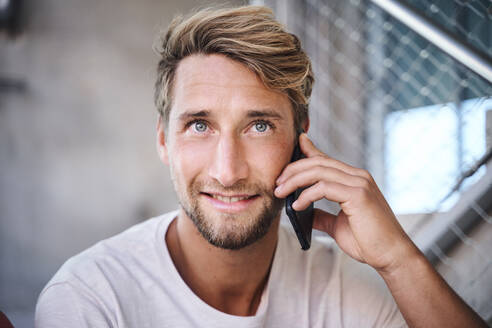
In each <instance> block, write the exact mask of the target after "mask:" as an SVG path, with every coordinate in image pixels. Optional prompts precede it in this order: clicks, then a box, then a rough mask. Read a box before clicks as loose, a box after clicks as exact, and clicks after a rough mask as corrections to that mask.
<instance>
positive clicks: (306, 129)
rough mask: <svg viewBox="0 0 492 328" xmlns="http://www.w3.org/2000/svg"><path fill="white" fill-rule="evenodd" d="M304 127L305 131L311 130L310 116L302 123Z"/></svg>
mask: <svg viewBox="0 0 492 328" xmlns="http://www.w3.org/2000/svg"><path fill="white" fill-rule="evenodd" d="M302 128H303V129H304V132H306V133H307V132H308V130H309V117H306V119H305V120H304V122H303V123H302Z"/></svg>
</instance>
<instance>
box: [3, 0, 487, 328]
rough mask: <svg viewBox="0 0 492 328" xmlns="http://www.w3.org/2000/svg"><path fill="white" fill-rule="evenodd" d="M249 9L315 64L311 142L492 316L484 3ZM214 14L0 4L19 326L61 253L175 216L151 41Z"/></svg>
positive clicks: (6, 277)
mask: <svg viewBox="0 0 492 328" xmlns="http://www.w3.org/2000/svg"><path fill="white" fill-rule="evenodd" d="M250 2H251V3H253V4H264V5H267V6H269V7H271V8H272V9H274V11H275V14H276V16H277V18H278V19H279V20H280V21H282V22H283V23H284V24H285V25H286V26H287V27H288V29H289V30H290V31H292V32H293V33H295V34H297V35H298V36H299V37H300V38H301V40H302V43H303V45H304V47H305V48H306V50H307V52H308V54H309V55H310V57H311V59H312V61H313V66H314V71H315V76H316V84H315V89H314V91H313V97H312V103H311V109H310V110H311V130H310V133H309V134H310V135H311V137H312V138H313V139H314V140H315V143H316V144H317V146H319V147H320V148H321V149H322V150H324V151H325V152H326V153H328V154H329V155H331V156H333V157H336V158H338V159H340V160H343V161H346V162H348V163H350V164H352V165H355V166H359V167H364V168H366V169H368V170H369V171H370V172H371V173H372V174H373V176H374V177H375V179H376V181H377V182H378V184H379V185H380V187H381V189H382V190H383V192H384V194H385V196H386V197H387V199H388V201H389V202H390V205H391V206H392V208H393V210H394V211H395V213H396V214H397V216H398V218H399V220H400V222H401V223H402V225H403V226H404V228H405V230H406V231H407V232H408V233H409V234H410V236H411V237H412V239H413V240H414V241H415V242H416V244H417V245H418V246H419V247H420V248H421V249H422V250H423V251H424V253H425V254H426V256H427V257H428V258H429V259H430V260H431V261H432V263H433V264H434V265H435V267H436V268H437V269H438V270H439V272H441V274H442V275H443V276H444V277H445V279H446V280H447V281H448V283H449V284H450V285H451V286H452V287H453V288H454V289H455V290H456V291H457V292H458V294H460V295H461V296H462V297H463V298H464V299H465V300H466V301H467V302H468V304H470V305H471V306H472V307H473V308H474V309H475V310H476V311H477V312H478V313H479V314H480V315H481V316H482V317H483V318H484V319H486V320H488V322H489V324H491V323H492V265H491V264H492V256H491V255H490V249H491V247H492V218H491V214H492V166H491V165H492V164H490V163H489V159H490V157H491V151H490V150H491V146H492V64H491V62H492V60H491V58H492V1H490V0H468V1H463V0H434V1H426V0H406V1H383V0H373V1H370V0H346V1H345V0H344V1H342V0H336V1H335V0H331V1H328V0H324V1H322V0H303V1H301V0H264V1H261V0H255V1H250ZM214 3H220V2H217V1H215V2H214ZM228 3H229V4H233V5H238V4H246V3H248V2H247V1H232V2H231V1H229V2H228ZM208 4H211V2H207V1H198V0H196V1H192V0H181V1H179V2H175V1H158V0H144V1H131V0H98V1H96V0H85V1H75V0H65V1H56V0H36V1H34V0H24V1H20V0H0V310H1V311H3V312H5V313H6V314H7V316H8V317H9V318H10V319H11V320H12V322H13V323H14V325H15V326H16V327H33V315H34V306H35V303H36V299H37V296H38V295H39V292H40V291H41V289H42V288H43V286H44V285H45V284H46V283H47V281H48V280H49V279H50V278H51V277H52V275H53V274H54V273H55V272H56V270H57V269H58V268H59V267H60V265H61V264H62V263H63V262H64V261H65V260H66V259H68V258H69V257H70V256H73V255H75V254H77V253H78V252H80V251H82V250H83V249H85V248H87V247H89V246H91V245H92V244H94V243H95V242H97V241H99V240H101V239H104V238H107V237H109V236H112V235H114V234H116V233H118V232H120V231H122V230H124V229H125V228H127V227H129V226H131V225H134V224H136V223H138V222H141V221H143V220H145V219H147V218H149V217H152V216H155V215H159V214H161V213H163V212H166V211H169V210H173V209H175V208H177V202H176V197H175V195H174V191H173V189H172V184H171V182H170V179H169V176H168V171H167V168H166V167H164V166H163V165H162V164H161V163H160V162H159V160H158V158H157V155H156V152H155V126H156V116H157V114H156V110H155V108H154V105H153V101H152V97H153V83H154V79H155V67H156V63H157V57H156V56H155V55H154V54H153V51H152V49H151V46H152V43H153V41H154V39H155V37H156V36H157V34H158V33H159V31H160V30H162V29H164V28H165V27H166V26H167V25H168V24H169V22H170V19H171V18H172V17H173V16H174V15H175V14H177V13H187V12H188V11H189V10H191V9H192V8H195V7H197V6H204V5H208ZM316 206H318V207H322V208H326V209H331V210H336V206H334V205H333V204H331V203H329V202H318V204H316Z"/></svg>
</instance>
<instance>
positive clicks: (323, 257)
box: [35, 211, 406, 328]
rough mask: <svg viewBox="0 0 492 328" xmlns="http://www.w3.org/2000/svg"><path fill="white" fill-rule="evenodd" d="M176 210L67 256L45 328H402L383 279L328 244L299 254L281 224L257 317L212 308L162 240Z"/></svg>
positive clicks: (45, 300) (319, 242)
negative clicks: (182, 273)
mask: <svg viewBox="0 0 492 328" xmlns="http://www.w3.org/2000/svg"><path fill="white" fill-rule="evenodd" d="M177 213H178V212H177V211H175V212H171V213H168V214H164V215H162V216H160V217H156V218H153V219H149V220H147V221H145V222H143V223H141V224H138V225H136V226H134V227H132V228H130V229H128V230H127V231H125V232H123V233H121V234H119V235H117V236H114V237H112V238H109V239H107V240H104V241H101V242H99V243H97V244H96V245H94V246H93V247H91V248H89V249H88V250H86V251H84V252H82V253H81V254H79V255H77V256H75V257H73V258H71V259H69V260H68V261H67V262H66V263H65V264H64V265H63V266H62V267H61V269H60V270H59V271H58V272H57V273H56V275H55V276H54V277H53V278H52V279H51V281H50V282H49V283H48V284H47V286H46V287H45V288H44V289H43V291H42V292H41V295H40V296H39V299H38V303H37V306H36V316H35V326H36V327H37V328H45V327H50V328H52V327H63V328H67V327H70V328H76V327H91V328H92V327H98V328H99V327H138V328H145V327H224V328H231V327H233V328H242V327H281V328H285V327H296V328H298V327H357V328H359V327H406V324H405V322H404V320H403V318H402V316H401V314H400V312H399V311H398V308H397V307H396V305H395V302H394V300H393V298H392V296H391V294H390V293H389V291H388V290H387V288H386V286H385V284H384V282H383V280H382V279H381V278H380V277H379V275H378V274H377V273H376V272H375V271H374V270H373V269H372V268H370V267H369V266H367V265H364V264H360V263H358V262H356V261H354V260H352V259H350V258H349V257H348V256H345V255H343V253H342V252H341V251H339V250H338V248H337V246H336V245H335V244H334V243H333V242H331V241H330V240H329V239H328V238H317V239H313V242H312V245H311V249H310V250H309V251H307V252H305V251H302V250H301V249H300V246H299V243H298V241H297V239H296V237H295V235H294V233H293V231H292V228H291V227H287V226H286V227H283V226H281V227H280V229H279V239H278V243H277V250H276V253H275V258H274V260H273V264H272V268H271V273H270V277H269V279H268V283H267V286H266V288H265V289H264V291H263V294H262V297H261V302H260V305H259V307H258V310H257V313H256V315H254V316H249V317H241V316H234V315H229V314H226V313H223V312H220V311H218V310H216V309H215V308H213V307H211V306H209V305H208V304H207V303H205V302H204V301H202V300H201V299H200V298H199V297H198V296H196V295H195V294H194V293H193V291H192V290H191V289H190V288H189V287H188V286H187V285H186V283H185V282H184V281H183V280H182V279H181V277H180V275H179V273H178V271H177V270H176V268H175V266H174V263H173V261H172V259H171V257H170V255H169V252H168V249H167V246H166V242H165V234H166V231H167V228H168V227H169V224H170V223H171V222H172V220H173V219H174V218H175V217H176V215H177Z"/></svg>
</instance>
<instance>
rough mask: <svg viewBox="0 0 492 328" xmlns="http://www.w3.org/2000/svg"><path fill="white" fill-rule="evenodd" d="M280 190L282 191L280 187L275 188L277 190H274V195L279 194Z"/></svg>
mask: <svg viewBox="0 0 492 328" xmlns="http://www.w3.org/2000/svg"><path fill="white" fill-rule="evenodd" d="M281 189H282V185H280V186H277V188H275V191H274V192H275V193H278V192H280V190H281Z"/></svg>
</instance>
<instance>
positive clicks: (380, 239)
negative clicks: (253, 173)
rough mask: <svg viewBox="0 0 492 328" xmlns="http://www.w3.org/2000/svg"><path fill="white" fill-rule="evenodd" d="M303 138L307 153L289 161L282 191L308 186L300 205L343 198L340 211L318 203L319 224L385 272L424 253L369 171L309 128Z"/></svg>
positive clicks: (344, 247)
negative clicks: (328, 151)
mask: <svg viewBox="0 0 492 328" xmlns="http://www.w3.org/2000/svg"><path fill="white" fill-rule="evenodd" d="M299 142H300V147H301V151H302V152H303V153H304V155H306V158H304V159H301V160H298V161H296V162H293V163H291V164H289V165H287V166H286V167H285V169H284V170H283V172H282V174H281V175H280V176H279V178H278V179H277V185H278V186H277V188H276V189H275V195H276V196H277V197H279V198H285V197H287V195H289V194H290V193H292V192H293V191H294V190H296V189H298V188H301V187H308V188H307V189H305V190H304V191H303V192H302V193H301V195H300V196H299V198H298V199H297V201H295V202H294V204H293V208H294V209H295V210H298V211H299V210H303V209H305V208H306V207H307V206H308V205H309V204H310V203H311V202H314V201H316V200H319V199H322V198H326V199H328V200H330V201H335V202H338V203H339V204H340V207H341V211H340V212H339V213H338V215H333V214H330V213H327V212H325V211H323V210H320V209H315V212H314V223H313V226H314V228H315V229H318V230H322V231H325V232H326V233H328V234H329V235H330V236H331V237H333V239H335V241H336V243H337V244H338V245H339V247H340V248H341V249H342V250H343V251H344V252H345V253H347V254H348V255H350V256H351V257H353V258H354V259H356V260H358V261H360V262H364V263H367V264H369V265H370V266H372V267H373V268H375V269H376V270H378V271H380V272H388V271H391V270H393V269H397V268H398V267H399V265H400V264H401V263H403V261H405V260H407V259H408V256H409V255H413V254H416V253H418V249H417V248H416V246H415V245H414V244H413V243H412V241H411V240H410V238H409V237H408V236H407V235H406V233H405V232H404V231H403V229H402V228H401V226H400V224H399V223H398V221H397V220H396V217H395V215H394V214H393V212H392V210H391V208H390V207H389V205H388V203H387V202H386V200H385V199H384V196H383V195H382V193H381V191H380V190H379V188H378V186H377V185H376V183H375V182H374V179H373V178H372V176H371V175H370V174H369V173H368V172H367V171H365V170H362V169H358V168H355V167H352V166H350V165H347V164H345V163H342V162H340V161H337V160H335V159H333V158H330V157H328V156H327V155H325V154H323V153H322V152H321V151H320V150H318V149H317V148H316V147H315V146H314V145H313V143H312V142H311V140H309V138H308V137H307V135H306V134H305V133H303V134H301V136H300V137H299Z"/></svg>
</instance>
